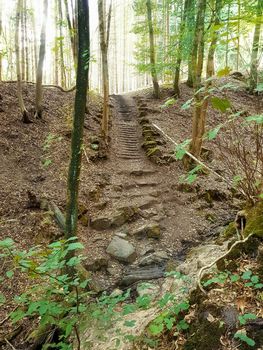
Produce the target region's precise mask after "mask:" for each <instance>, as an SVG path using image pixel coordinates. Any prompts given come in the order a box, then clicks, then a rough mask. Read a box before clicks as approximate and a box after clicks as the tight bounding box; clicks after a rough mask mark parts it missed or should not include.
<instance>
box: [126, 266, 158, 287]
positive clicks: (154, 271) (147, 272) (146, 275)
mask: <svg viewBox="0 0 263 350" xmlns="http://www.w3.org/2000/svg"><path fill="white" fill-rule="evenodd" d="M164 274H165V268H164V267H163V266H149V267H143V268H132V269H129V270H128V271H127V272H126V274H125V275H124V277H123V279H122V280H121V283H120V285H122V286H126V287H127V286H130V285H131V284H133V283H135V282H138V281H149V280H153V279H157V278H162V277H164Z"/></svg>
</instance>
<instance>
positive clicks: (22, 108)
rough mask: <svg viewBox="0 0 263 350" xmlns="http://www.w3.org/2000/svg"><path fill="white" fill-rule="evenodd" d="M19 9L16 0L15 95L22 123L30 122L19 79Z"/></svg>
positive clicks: (20, 4)
mask: <svg viewBox="0 0 263 350" xmlns="http://www.w3.org/2000/svg"><path fill="white" fill-rule="evenodd" d="M21 9H22V0H17V9H16V26H15V51H16V75H17V97H18V103H19V108H20V111H21V114H22V121H23V123H26V124H28V123H31V121H30V119H29V117H28V111H27V110H26V107H25V104H24V100H23V92H22V80H21V70H20V64H21V62H20V47H19V42H20V40H19V39H20V38H19V32H20V21H21Z"/></svg>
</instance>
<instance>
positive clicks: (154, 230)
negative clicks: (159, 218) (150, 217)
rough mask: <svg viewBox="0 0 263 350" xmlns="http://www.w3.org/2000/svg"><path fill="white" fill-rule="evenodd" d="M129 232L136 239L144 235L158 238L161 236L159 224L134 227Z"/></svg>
mask: <svg viewBox="0 0 263 350" xmlns="http://www.w3.org/2000/svg"><path fill="white" fill-rule="evenodd" d="M130 234H131V236H134V237H136V238H138V239H142V238H144V237H147V238H155V239H159V238H160V236H161V229H160V225H159V224H157V223H151V224H147V225H144V226H141V227H139V228H137V229H135V230H134V231H133V232H131V233H130Z"/></svg>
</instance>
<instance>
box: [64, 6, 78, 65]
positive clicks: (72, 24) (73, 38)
mask: <svg viewBox="0 0 263 350" xmlns="http://www.w3.org/2000/svg"><path fill="white" fill-rule="evenodd" d="M64 4H65V9H66V17H67V23H68V30H69V37H70V43H71V49H72V55H73V60H74V67H75V69H76V68H77V56H78V54H77V28H76V21H75V12H74V10H73V4H72V2H71V9H72V19H71V17H70V13H69V4H68V0H64Z"/></svg>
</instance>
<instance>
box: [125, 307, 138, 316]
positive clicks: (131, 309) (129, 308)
mask: <svg viewBox="0 0 263 350" xmlns="http://www.w3.org/2000/svg"><path fill="white" fill-rule="evenodd" d="M136 309H137V307H136V305H134V304H128V305H125V306H124V307H123V311H122V314H123V315H124V316H125V315H128V314H131V313H133V312H135V311H136Z"/></svg>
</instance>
